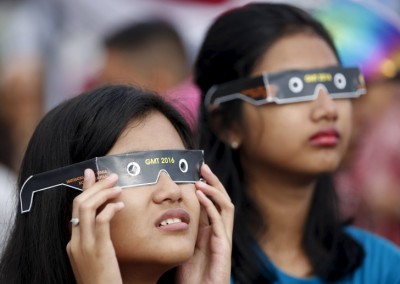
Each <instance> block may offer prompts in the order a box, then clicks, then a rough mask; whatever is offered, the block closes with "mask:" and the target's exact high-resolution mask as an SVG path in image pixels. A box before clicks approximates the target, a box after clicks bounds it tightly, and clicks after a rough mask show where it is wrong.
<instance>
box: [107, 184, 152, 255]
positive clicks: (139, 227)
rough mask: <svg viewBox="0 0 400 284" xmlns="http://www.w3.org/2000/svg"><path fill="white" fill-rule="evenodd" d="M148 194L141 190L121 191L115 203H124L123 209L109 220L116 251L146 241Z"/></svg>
mask: <svg viewBox="0 0 400 284" xmlns="http://www.w3.org/2000/svg"><path fill="white" fill-rule="evenodd" d="M149 199H150V193H149V192H146V191H145V190H142V189H123V190H122V193H121V196H120V197H119V198H118V200H116V201H122V202H124V204H125V206H124V208H123V209H122V210H121V211H119V212H117V213H116V214H115V216H114V217H113V218H112V220H111V224H110V232H111V239H112V240H113V243H114V246H115V247H116V251H123V250H124V248H128V247H131V246H132V245H133V244H139V245H140V244H141V243H143V241H144V240H145V239H146V236H147V235H146V234H147V233H148V232H147V231H148V230H149V229H150V228H151V226H152V224H149V220H151V218H150V217H151V216H146V212H148V214H150V213H151V212H149V206H148V204H149Z"/></svg>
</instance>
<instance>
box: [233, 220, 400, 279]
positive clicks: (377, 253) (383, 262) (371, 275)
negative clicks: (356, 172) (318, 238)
mask: <svg viewBox="0 0 400 284" xmlns="http://www.w3.org/2000/svg"><path fill="white" fill-rule="evenodd" d="M346 232H347V233H348V234H349V235H351V236H352V237H353V238H354V239H355V240H356V241H358V242H359V244H360V245H361V246H362V247H363V248H364V252H365V257H364V260H363V262H362V264H361V265H360V266H359V267H358V268H357V269H356V270H355V271H354V272H353V273H352V274H350V275H348V276H346V277H344V278H343V279H341V280H339V281H336V282H335V283H340V284H381V283H382V284H386V283H387V284H400V248H398V247H396V246H395V245H394V244H392V243H390V242H389V241H387V240H386V239H383V238H381V237H379V236H377V235H374V234H371V233H369V232H367V231H364V230H361V229H358V228H355V227H347V228H346ZM258 254H259V257H260V260H261V261H262V262H263V263H264V264H265V266H267V267H272V269H273V270H274V271H275V273H276V276H277V279H278V281H277V282H275V284H278V283H279V284H322V283H325V282H324V281H323V280H322V279H321V278H319V277H310V278H298V277H294V276H291V275H288V274H286V273H285V272H283V271H281V270H280V269H279V268H277V267H276V266H275V265H273V264H271V261H270V260H269V259H268V258H267V256H266V255H265V254H264V252H263V251H262V250H261V249H260V248H258ZM232 283H233V281H232Z"/></svg>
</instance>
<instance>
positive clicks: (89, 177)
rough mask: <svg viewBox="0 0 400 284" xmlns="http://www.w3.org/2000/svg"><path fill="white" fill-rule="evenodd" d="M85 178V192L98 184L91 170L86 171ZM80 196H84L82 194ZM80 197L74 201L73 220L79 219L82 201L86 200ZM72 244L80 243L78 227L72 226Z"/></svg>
mask: <svg viewBox="0 0 400 284" xmlns="http://www.w3.org/2000/svg"><path fill="white" fill-rule="evenodd" d="M83 176H84V179H83V187H82V188H83V190H85V189H88V188H89V187H90V186H92V185H93V184H94V183H95V182H96V178H95V175H94V172H93V170H91V169H85V171H84V175H83ZM80 195H82V193H81V194H80ZM80 195H78V196H77V197H76V198H74V201H73V203H72V217H71V218H79V206H80V203H81V200H84V198H82V196H81V197H79V196H80ZM83 197H84V196H83ZM71 242H72V244H74V243H76V242H79V228H78V226H74V225H72V228H71Z"/></svg>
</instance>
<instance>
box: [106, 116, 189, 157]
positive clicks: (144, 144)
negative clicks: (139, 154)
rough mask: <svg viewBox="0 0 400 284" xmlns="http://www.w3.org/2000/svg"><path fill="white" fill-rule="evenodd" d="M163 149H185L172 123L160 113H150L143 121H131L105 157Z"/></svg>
mask: <svg viewBox="0 0 400 284" xmlns="http://www.w3.org/2000/svg"><path fill="white" fill-rule="evenodd" d="M163 149H185V147H184V144H183V141H182V139H181V137H180V136H179V133H178V132H177V130H176V129H175V127H174V126H173V125H172V123H171V122H170V121H169V120H168V119H167V118H166V117H165V116H164V115H163V114H161V113H160V112H152V113H149V114H148V115H147V116H146V117H145V118H143V119H140V120H135V121H131V122H130V123H129V124H128V125H127V126H126V127H125V129H124V131H123V132H122V134H121V136H120V137H119V138H118V139H117V141H116V142H115V144H114V146H113V147H112V148H111V149H110V151H109V152H108V153H107V155H115V154H122V153H127V152H135V151H151V150H163Z"/></svg>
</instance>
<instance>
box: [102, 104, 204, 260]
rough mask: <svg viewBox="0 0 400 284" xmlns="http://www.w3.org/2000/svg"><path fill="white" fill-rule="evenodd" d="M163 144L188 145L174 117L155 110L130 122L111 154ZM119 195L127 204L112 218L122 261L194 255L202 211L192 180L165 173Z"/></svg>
mask: <svg viewBox="0 0 400 284" xmlns="http://www.w3.org/2000/svg"><path fill="white" fill-rule="evenodd" d="M162 149H181V150H182V149H185V147H184V145H183V143H182V140H181V138H180V136H179V134H178V132H177V131H176V130H175V128H174V127H173V125H172V124H171V123H170V122H169V120H168V119H167V118H166V117H165V116H163V115H162V114H161V113H159V112H154V113H151V114H149V115H148V116H147V117H146V118H145V119H143V120H140V121H134V122H132V123H130V124H129V125H128V126H127V127H126V129H125V131H124V132H123V134H122V135H121V137H120V138H119V139H118V140H117V142H116V143H115V144H114V146H113V147H112V148H111V150H110V151H109V153H108V154H109V155H114V154H121V153H127V152H132V151H151V150H162ZM119 200H121V201H123V202H124V203H125V207H124V209H123V210H121V211H120V212H118V213H117V214H116V216H115V217H114V218H113V219H112V222H111V238H112V240H113V244H114V247H115V250H116V254H117V258H118V260H119V262H120V264H123V263H129V264H137V265H138V266H139V265H140V264H152V263H153V264H154V263H159V264H162V265H171V264H179V263H181V262H183V261H185V260H187V259H188V258H190V257H191V256H192V255H193V252H194V246H195V243H196V238H197V230H198V222H199V214H200V205H199V202H198V199H197V197H196V195H195V186H194V185H193V184H179V185H177V184H175V183H174V182H173V181H172V180H171V178H170V177H169V176H168V175H167V174H165V173H161V175H160V178H159V181H158V183H157V184H155V185H150V186H142V187H132V188H127V189H123V190H122V193H121V195H120V198H119ZM171 222H172V223H173V222H176V223H173V224H169V225H167V224H166V223H171Z"/></svg>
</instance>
